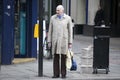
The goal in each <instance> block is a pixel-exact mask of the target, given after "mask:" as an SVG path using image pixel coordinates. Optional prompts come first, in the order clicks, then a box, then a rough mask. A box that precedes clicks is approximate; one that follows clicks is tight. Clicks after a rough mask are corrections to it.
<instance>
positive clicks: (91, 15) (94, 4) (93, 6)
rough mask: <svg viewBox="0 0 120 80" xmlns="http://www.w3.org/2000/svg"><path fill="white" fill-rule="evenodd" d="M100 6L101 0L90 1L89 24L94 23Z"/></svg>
mask: <svg viewBox="0 0 120 80" xmlns="http://www.w3.org/2000/svg"><path fill="white" fill-rule="evenodd" d="M98 7H99V0H89V1H88V25H94V17H95V14H96V11H97V10H98Z"/></svg>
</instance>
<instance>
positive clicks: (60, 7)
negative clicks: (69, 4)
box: [56, 5, 64, 15]
mask: <svg viewBox="0 0 120 80" xmlns="http://www.w3.org/2000/svg"><path fill="white" fill-rule="evenodd" d="M56 13H57V14H58V15H61V14H63V13H64V7H63V6H62V5H58V6H57V7H56Z"/></svg>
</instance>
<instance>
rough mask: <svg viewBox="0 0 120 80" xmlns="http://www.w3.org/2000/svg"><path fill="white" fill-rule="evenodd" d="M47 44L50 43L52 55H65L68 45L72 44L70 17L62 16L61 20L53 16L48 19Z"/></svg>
mask: <svg viewBox="0 0 120 80" xmlns="http://www.w3.org/2000/svg"><path fill="white" fill-rule="evenodd" d="M48 42H51V43H52V54H54V53H56V54H66V52H67V50H68V43H72V21H71V17H70V16H68V15H66V14H64V16H63V17H62V19H59V18H58V17H57V15H53V16H52V17H51V19H50V24H49V32H48Z"/></svg>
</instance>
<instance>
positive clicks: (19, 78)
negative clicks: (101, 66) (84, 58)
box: [0, 35, 120, 80]
mask: <svg viewBox="0 0 120 80" xmlns="http://www.w3.org/2000/svg"><path fill="white" fill-rule="evenodd" d="M119 41H120V38H111V39H110V59H109V61H110V65H109V68H110V72H109V73H108V74H105V73H103V72H102V71H101V72H100V73H98V74H92V72H90V73H81V69H80V54H81V49H82V48H86V47H88V46H89V45H92V44H93V38H92V37H89V36H82V35H76V36H75V39H74V42H73V52H74V58H75V60H76V61H77V65H78V69H77V71H69V70H68V72H67V78H66V80H76V79H77V80H120V60H119V59H120V43H119ZM52 64H53V61H52V60H47V59H44V60H43V77H38V60H36V61H32V62H27V63H20V64H12V65H2V67H1V71H0V80H62V79H61V78H58V79H53V78H51V77H52V76H53V72H52V71H53V70H52V68H53V67H52Z"/></svg>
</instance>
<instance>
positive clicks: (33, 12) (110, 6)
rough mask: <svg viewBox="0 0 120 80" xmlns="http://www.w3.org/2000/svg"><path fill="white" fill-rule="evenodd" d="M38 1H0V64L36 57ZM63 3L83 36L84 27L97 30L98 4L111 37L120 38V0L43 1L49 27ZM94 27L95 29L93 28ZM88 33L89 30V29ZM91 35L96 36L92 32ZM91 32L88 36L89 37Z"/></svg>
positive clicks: (66, 11) (45, 17)
mask: <svg viewBox="0 0 120 80" xmlns="http://www.w3.org/2000/svg"><path fill="white" fill-rule="evenodd" d="M38 3H39V0H1V1H0V62H1V63H2V64H11V63H12V60H13V59H14V58H16V57H20V58H26V57H29V58H32V57H34V58H37V40H36V39H35V38H34V37H33V33H34V25H35V24H36V23H37V19H38V17H39V16H38V15H39V11H40V9H39V4H38ZM59 4H62V5H63V6H64V7H65V13H67V14H68V15H70V16H71V17H72V19H74V22H75V25H76V26H75V28H78V29H77V31H76V32H78V33H79V32H80V31H81V34H84V33H85V32H87V33H88V32H89V31H84V29H85V28H89V29H91V28H94V17H95V14H96V11H97V10H98V7H99V5H101V6H102V7H103V9H104V11H105V23H106V26H110V27H111V36H117V37H119V36H120V15H119V14H120V1H119V0H44V3H43V6H44V15H43V17H44V19H45V20H46V28H48V24H49V19H50V16H51V15H53V14H55V13H56V6H57V5H59ZM91 26H92V27H91ZM87 30H88V29H87ZM89 33H93V32H92V30H91V31H90V32H89ZM89 33H88V34H89Z"/></svg>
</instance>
